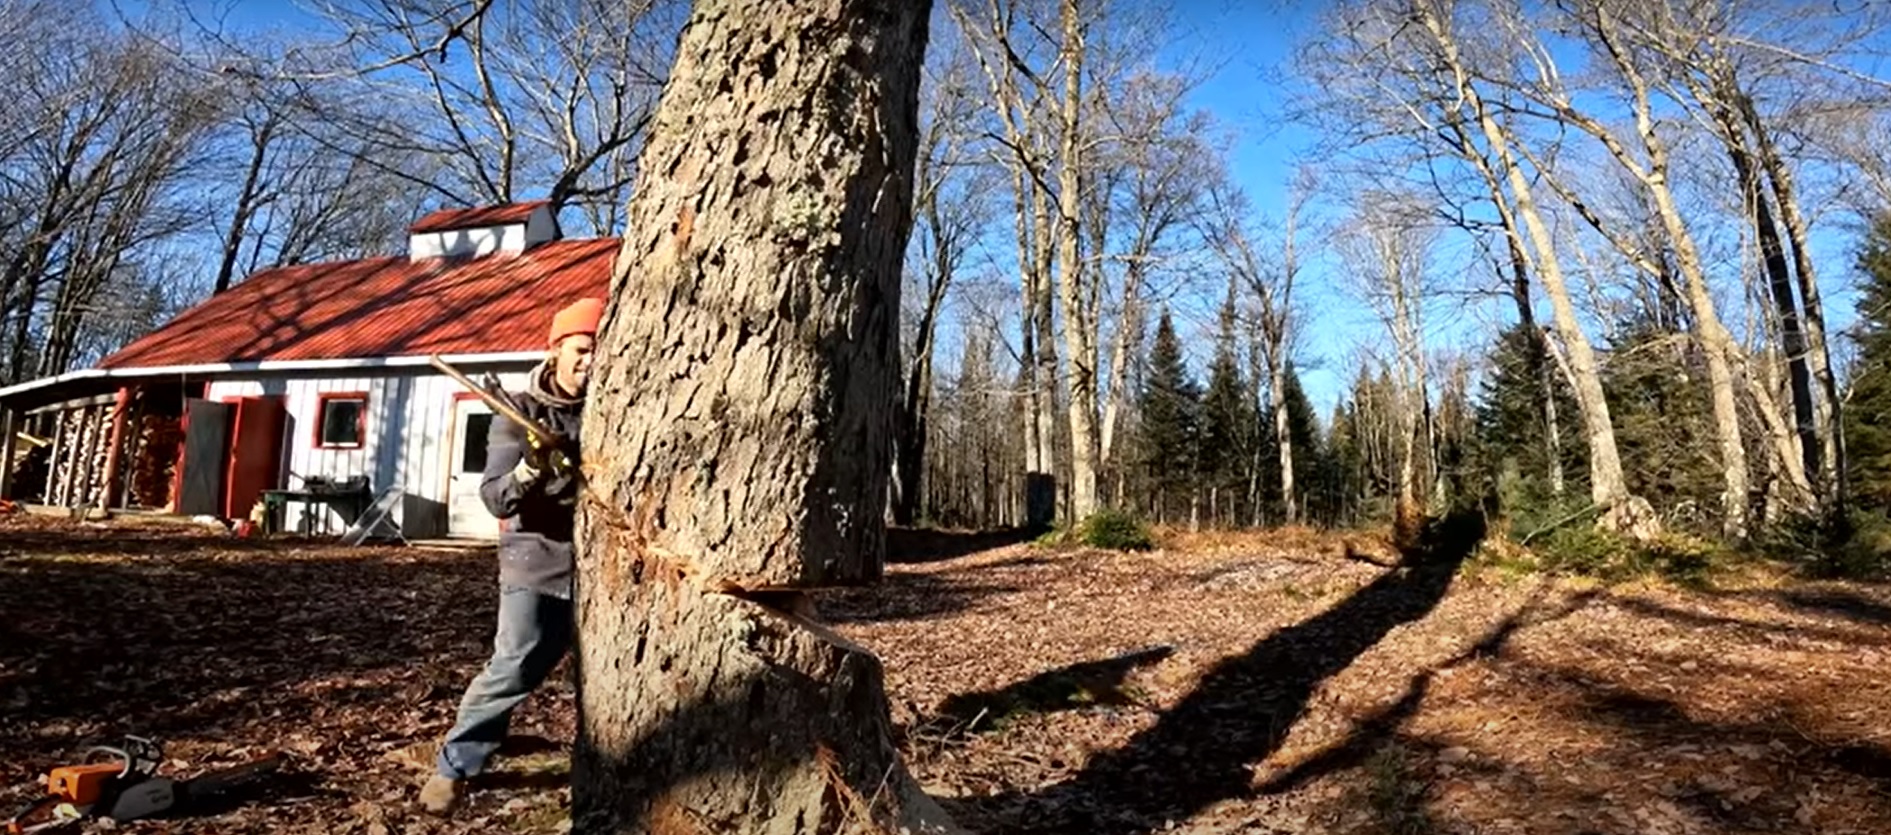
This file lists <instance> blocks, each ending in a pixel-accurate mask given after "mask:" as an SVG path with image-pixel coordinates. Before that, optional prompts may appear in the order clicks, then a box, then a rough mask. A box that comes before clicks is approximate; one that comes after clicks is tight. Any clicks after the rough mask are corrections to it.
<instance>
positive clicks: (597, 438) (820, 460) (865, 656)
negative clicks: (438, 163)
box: [572, 0, 948, 833]
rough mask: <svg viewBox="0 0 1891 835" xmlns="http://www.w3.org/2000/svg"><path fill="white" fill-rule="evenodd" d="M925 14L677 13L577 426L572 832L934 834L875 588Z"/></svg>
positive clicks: (744, 5) (845, 10)
mask: <svg viewBox="0 0 1891 835" xmlns="http://www.w3.org/2000/svg"><path fill="white" fill-rule="evenodd" d="M928 6H929V4H927V3H923V2H920V3H909V2H889V0H879V2H874V1H873V0H836V2H832V3H826V4H820V5H812V4H803V5H800V6H796V7H794V8H792V9H790V8H788V7H784V6H781V5H780V4H776V3H764V2H760V0H699V2H698V3H697V4H696V7H695V9H694V11H693V13H692V15H691V17H690V20H689V24H688V26H687V27H686V28H685V29H684V31H683V34H682V37H681V39H680V41H679V43H678V47H677V58H676V63H675V67H674V70H673V72H672V74H671V76H670V81H669V83H668V86H667V87H666V89H665V90H664V94H663V99H662V102H661V104H660V105H659V107H658V110H657V113H656V116H655V120H654V128H653V130H652V132H651V134H650V137H649V142H648V144H647V146H646V147H645V149H644V152H643V155H642V158H641V159H640V161H639V164H638V166H637V168H638V171H639V176H638V183H637V187H636V189H635V192H634V194H635V195H636V196H635V197H634V198H632V200H631V201H630V205H629V207H628V213H627V214H628V218H629V223H628V227H627V231H626V234H625V237H624V245H623V250H622V252H621V257H620V258H619V259H618V262H617V268H616V271H615V275H614V276H613V279H612V283H611V301H610V304H609V306H608V308H607V311H606V315H605V320H604V323H603V327H602V330H601V341H600V343H599V346H598V351H597V358H598V359H597V368H596V374H595V378H594V381H593V388H592V393H591V395H590V398H589V401H588V403H587V405H586V408H585V433H584V437H583V457H584V460H585V462H586V463H585V472H586V478H587V482H588V485H587V488H586V490H585V493H584V497H583V500H582V501H580V502H579V512H578V539H577V541H578V545H579V547H578V577H579V579H578V583H577V608H578V630H579V641H578V647H579V651H578V670H579V678H580V685H579V708H580V733H579V741H578V746H577V749H576V753H575V755H574V758H573V760H574V761H573V774H572V783H573V797H572V806H573V809H572V822H573V831H574V832H578V833H604V832H609V833H619V832H624V833H629V832H639V833H641V832H775V833H816V832H821V833H827V832H850V833H852V832H881V831H900V829H901V827H907V828H909V829H911V830H913V831H941V829H942V828H944V827H945V826H947V825H948V824H946V823H945V822H944V820H943V816H942V815H940V814H939V811H938V808H937V806H936V805H935V804H933V803H932V802H931V801H930V800H929V799H928V798H926V797H925V795H924V794H923V793H922V792H920V791H919V790H918V788H917V786H916V784H915V783H914V781H913V780H912V779H911V777H910V776H909V775H908V774H907V772H906V771H905V769H904V767H903V766H902V764H901V763H900V759H899V756H898V752H897V749H896V747H895V746H894V743H893V741H892V737H891V721H890V719H889V715H888V706H887V703H886V696H885V693H884V690H883V684H882V677H881V668H880V664H879V662H878V660H877V659H875V658H874V656H873V655H872V654H871V653H870V652H868V651H867V650H865V649H863V648H861V647H858V646H855V645H853V644H851V643H849V642H847V641H846V640H844V639H842V638H840V637H839V636H838V635H836V634H834V633H832V632H830V631H829V630H827V629H825V628H823V627H822V626H820V625H819V624H817V623H816V622H814V621H813V620H812V619H811V617H810V615H811V612H810V611H809V607H807V606H805V605H804V602H805V600H806V598H805V597H803V596H802V595H801V592H802V590H805V589H809V588H814V587H819V586H831V585H838V584H850V583H862V582H870V581H873V580H875V579H876V578H878V577H879V576H880V575H881V572H882V567H883V565H884V558H885V554H884V547H885V534H884V528H883V526H882V525H881V514H882V512H883V511H884V508H885V502H886V497H887V480H888V478H889V474H890V472H891V468H890V466H889V464H890V463H891V462H890V461H889V460H888V458H889V456H890V454H891V449H892V444H891V443H890V437H889V433H890V431H891V429H892V426H891V414H892V411H893V410H892V409H891V408H890V406H891V405H892V404H893V403H894V402H895V398H896V393H897V387H898V370H897V368H896V367H895V364H894V363H895V357H896V354H897V350H896V346H897V341H898V327H897V317H898V311H899V297H900V280H899V275H900V263H901V256H902V254H903V251H904V249H905V244H906V240H907V235H908V231H909V228H910V221H911V200H912V183H911V179H910V178H911V176H912V171H913V161H914V156H915V145H916V138H915V134H916V131H917V113H916V110H917V98H918V87H919V68H920V63H921V59H922V56H923V54H924V49H925V43H926V38H927V18H928Z"/></svg>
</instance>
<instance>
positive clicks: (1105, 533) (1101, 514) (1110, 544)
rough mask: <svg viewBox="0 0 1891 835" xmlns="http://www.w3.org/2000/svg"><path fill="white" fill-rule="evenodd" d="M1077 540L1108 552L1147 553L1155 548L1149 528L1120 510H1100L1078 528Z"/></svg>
mask: <svg viewBox="0 0 1891 835" xmlns="http://www.w3.org/2000/svg"><path fill="white" fill-rule="evenodd" d="M1077 539H1078V541H1079V542H1082V543H1083V544H1084V545H1087V546H1089V547H1091V548H1102V549H1104V550H1108V551H1147V550H1149V549H1150V548H1154V547H1155V539H1154V537H1152V536H1150V534H1149V526H1147V525H1145V524H1143V523H1142V520H1140V519H1137V518H1136V517H1134V516H1131V515H1130V514H1128V513H1124V512H1122V511H1120V510H1100V511H1097V512H1096V513H1095V514H1092V515H1091V516H1090V518H1088V519H1085V520H1083V524H1082V525H1080V526H1078V531H1077Z"/></svg>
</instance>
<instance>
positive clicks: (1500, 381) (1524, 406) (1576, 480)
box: [1466, 325, 1589, 510]
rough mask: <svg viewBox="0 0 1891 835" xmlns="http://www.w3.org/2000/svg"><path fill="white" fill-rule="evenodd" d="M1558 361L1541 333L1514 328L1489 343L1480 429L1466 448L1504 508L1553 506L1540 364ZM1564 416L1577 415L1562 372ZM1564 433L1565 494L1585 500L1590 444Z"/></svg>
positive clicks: (1557, 378) (1556, 380)
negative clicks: (1488, 366)
mask: <svg viewBox="0 0 1891 835" xmlns="http://www.w3.org/2000/svg"><path fill="white" fill-rule="evenodd" d="M1552 362H1554V359H1553V358H1551V357H1549V356H1548V355H1547V352H1546V351H1545V350H1544V345H1543V339H1542V337H1540V336H1539V335H1537V334H1535V333H1532V332H1530V331H1526V330H1524V329H1523V328H1522V327H1520V326H1514V325H1513V326H1511V327H1509V328H1506V329H1504V331H1503V332H1502V333H1500V334H1498V336H1497V341H1496V343H1495V344H1494V345H1493V346H1492V347H1491V353H1490V358H1489V364H1490V369H1491V370H1490V374H1489V375H1488V376H1487V377H1485V379H1484V382H1483V384H1482V386H1481V387H1480V389H1479V391H1478V398H1477V404H1476V406H1475V413H1474V415H1473V420H1474V422H1475V426H1476V431H1475V432H1474V433H1473V438H1472V441H1471V444H1470V448H1469V449H1468V450H1467V451H1466V452H1467V456H1468V457H1469V459H1470V461H1469V462H1468V463H1467V466H1468V467H1469V468H1470V470H1471V471H1472V473H1473V474H1474V476H1475V478H1476V479H1478V480H1486V481H1489V482H1491V483H1495V484H1496V485H1498V490H1499V494H1500V496H1501V498H1502V501H1503V503H1504V505H1505V507H1506V508H1510V509H1513V510H1525V509H1535V508H1546V507H1547V506H1548V505H1549V504H1550V497H1551V495H1552V492H1553V491H1552V490H1551V487H1550V442H1549V430H1548V427H1547V426H1546V425H1545V423H1544V417H1543V403H1542V399H1543V384H1542V377H1541V376H1540V374H1541V367H1542V365H1543V364H1545V363H1552ZM1551 380H1552V382H1553V385H1554V390H1555V392H1556V410H1557V414H1560V415H1573V414H1576V413H1577V412H1576V397H1575V393H1574V392H1573V391H1571V390H1570V387H1569V381H1568V380H1567V379H1566V378H1565V377H1564V376H1563V375H1562V374H1560V373H1558V374H1553V375H1551ZM1578 441H1579V439H1574V438H1570V437H1563V438H1562V439H1561V444H1560V446H1561V448H1562V459H1563V460H1562V465H1563V466H1562V472H1563V478H1564V479H1565V484H1564V488H1563V490H1564V495H1565V497H1567V500H1569V501H1582V500H1586V497H1587V496H1588V494H1589V486H1588V473H1589V463H1588V457H1589V456H1588V452H1589V451H1588V445H1587V444H1583V443H1580V442H1578Z"/></svg>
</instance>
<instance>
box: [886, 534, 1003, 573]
mask: <svg viewBox="0 0 1891 835" xmlns="http://www.w3.org/2000/svg"><path fill="white" fill-rule="evenodd" d="M1029 541H1031V535H1030V533H1029V532H1028V531H1024V530H1021V529H1011V530H995V531H942V530H935V529H931V528H896V527H888V528H887V529H886V561H887V562H888V563H891V564H908V565H910V564H916V563H929V562H944V561H946V560H955V559H958V558H960V557H967V556H971V555H972V554H976V553H979V552H980V551H991V550H995V549H998V548H1008V547H1010V546H1013V545H1019V544H1022V543H1025V542H1029Z"/></svg>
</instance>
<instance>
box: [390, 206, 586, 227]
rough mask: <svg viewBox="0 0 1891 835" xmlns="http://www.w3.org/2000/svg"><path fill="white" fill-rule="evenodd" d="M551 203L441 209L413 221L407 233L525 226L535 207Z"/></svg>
mask: <svg viewBox="0 0 1891 835" xmlns="http://www.w3.org/2000/svg"><path fill="white" fill-rule="evenodd" d="M550 203H551V201H549V200H532V201H528V202H524V203H501V204H499V205H496V206H474V207H473V208H470V209H440V210H437V211H433V212H429V213H427V214H425V215H422V216H421V218H420V219H419V220H416V221H414V225H412V226H409V227H407V231H408V232H412V233H414V234H425V233H427V232H445V231H447V230H449V229H466V228H469V227H473V226H500V225H504V224H509V223H524V222H526V221H527V220H528V219H530V218H531V217H532V212H534V211H536V210H537V209H538V207H540V206H545V205H549V204H550Z"/></svg>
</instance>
